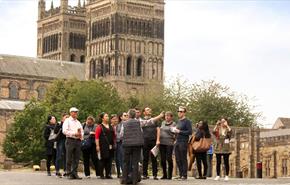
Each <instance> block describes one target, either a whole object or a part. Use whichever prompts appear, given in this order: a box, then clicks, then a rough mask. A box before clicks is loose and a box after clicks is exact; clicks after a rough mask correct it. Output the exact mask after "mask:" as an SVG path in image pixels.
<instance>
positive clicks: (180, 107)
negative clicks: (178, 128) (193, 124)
mask: <svg viewBox="0 0 290 185" xmlns="http://www.w3.org/2000/svg"><path fill="white" fill-rule="evenodd" d="M178 109H183V111H184V112H186V107H185V106H179V107H178Z"/></svg>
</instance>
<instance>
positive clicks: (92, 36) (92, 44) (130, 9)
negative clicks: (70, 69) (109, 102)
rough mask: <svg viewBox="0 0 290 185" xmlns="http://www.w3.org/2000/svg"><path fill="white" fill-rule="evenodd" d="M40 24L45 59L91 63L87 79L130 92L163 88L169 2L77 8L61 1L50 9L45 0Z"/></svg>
mask: <svg viewBox="0 0 290 185" xmlns="http://www.w3.org/2000/svg"><path fill="white" fill-rule="evenodd" d="M82 4H83V5H82ZM37 25H38V37H37V56H38V57H39V58H47V59H54V60H65V61H72V62H81V63H85V65H86V72H85V76H86V79H102V80H105V81H108V82H110V83H112V85H113V86H115V87H116V88H117V90H118V91H119V92H120V93H121V94H122V95H124V96H129V95H135V94H138V93H144V92H146V90H149V91H150V90H152V89H162V84H163V79H164V76H163V74H164V0H121V1H120V0H88V1H87V4H85V1H83V3H82V2H81V0H79V1H78V6H76V7H71V6H69V5H68V0H61V4H60V7H56V8H55V7H54V6H53V2H52V4H51V7H50V9H49V10H46V3H45V0H39V6H38V22H37ZM152 82H153V83H152ZM156 85H157V88H156Z"/></svg>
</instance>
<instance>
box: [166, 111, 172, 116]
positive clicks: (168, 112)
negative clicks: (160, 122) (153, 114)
mask: <svg viewBox="0 0 290 185" xmlns="http://www.w3.org/2000/svg"><path fill="white" fill-rule="evenodd" d="M165 115H169V116H170V117H173V113H172V112H171V111H167V112H165Z"/></svg>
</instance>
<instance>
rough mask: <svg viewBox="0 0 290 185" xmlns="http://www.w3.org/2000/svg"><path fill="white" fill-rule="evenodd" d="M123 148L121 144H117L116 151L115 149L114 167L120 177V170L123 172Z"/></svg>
mask: <svg viewBox="0 0 290 185" xmlns="http://www.w3.org/2000/svg"><path fill="white" fill-rule="evenodd" d="M123 156H124V151H123V146H122V142H117V149H116V160H115V161H116V166H117V174H118V175H121V170H122V172H123Z"/></svg>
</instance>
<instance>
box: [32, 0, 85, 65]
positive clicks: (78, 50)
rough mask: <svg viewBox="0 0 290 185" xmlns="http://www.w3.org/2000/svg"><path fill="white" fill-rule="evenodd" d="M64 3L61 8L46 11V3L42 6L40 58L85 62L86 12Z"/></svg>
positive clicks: (39, 9) (63, 1)
mask: <svg viewBox="0 0 290 185" xmlns="http://www.w3.org/2000/svg"><path fill="white" fill-rule="evenodd" d="M68 3H69V2H68V0H61V1H60V7H56V8H54V7H53V2H52V5H51V8H50V9H49V10H45V0H39V3H38V6H39V7H38V21H37V57H38V58H46V59H53V60H65V61H72V62H82V63H84V62H85V43H86V9H85V7H81V6H75V7H71V6H69V4H68Z"/></svg>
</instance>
